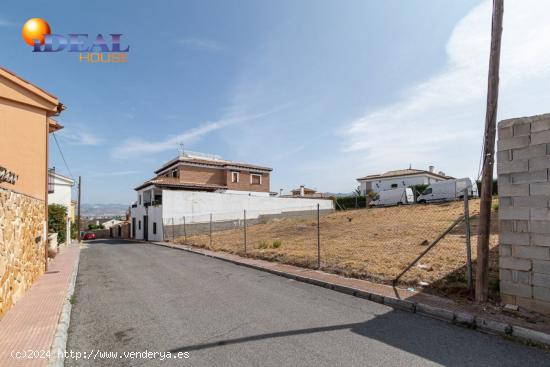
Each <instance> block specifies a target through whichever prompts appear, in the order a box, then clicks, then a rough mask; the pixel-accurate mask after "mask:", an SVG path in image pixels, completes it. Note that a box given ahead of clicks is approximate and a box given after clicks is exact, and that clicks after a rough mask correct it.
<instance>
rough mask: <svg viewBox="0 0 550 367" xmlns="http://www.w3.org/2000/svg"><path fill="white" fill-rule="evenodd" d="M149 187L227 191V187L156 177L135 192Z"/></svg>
mask: <svg viewBox="0 0 550 367" xmlns="http://www.w3.org/2000/svg"><path fill="white" fill-rule="evenodd" d="M149 185H154V186H158V187H172V188H180V189H195V190H205V189H206V190H212V191H214V190H218V189H226V188H227V187H226V186H222V185H210V184H200V183H195V182H181V181H180V180H179V179H177V178H174V177H155V178H152V179H150V180H147V181H145V182H144V183H143V184H141V185H139V186H138V187H136V188H135V189H134V190H140V189H142V188H144V187H147V186H149Z"/></svg>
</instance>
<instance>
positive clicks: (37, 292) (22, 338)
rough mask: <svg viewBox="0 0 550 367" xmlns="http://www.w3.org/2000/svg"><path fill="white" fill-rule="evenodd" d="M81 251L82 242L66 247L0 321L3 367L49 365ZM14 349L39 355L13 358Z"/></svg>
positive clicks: (0, 349) (0, 351)
mask: <svg viewBox="0 0 550 367" xmlns="http://www.w3.org/2000/svg"><path fill="white" fill-rule="evenodd" d="M79 252H80V247H79V245H78V244H72V245H70V246H67V247H64V248H62V250H61V252H60V253H59V254H58V255H57V256H56V257H55V259H53V260H51V261H50V263H49V265H48V271H47V272H46V273H45V274H44V275H42V276H41V277H40V279H38V281H37V282H36V283H34V284H33V285H32V287H31V288H30V289H29V290H28V291H27V292H26V293H25V295H24V296H23V298H22V299H21V300H20V301H19V302H17V304H16V305H15V306H14V307H13V308H12V309H11V310H9V311H8V313H7V314H6V315H5V316H4V317H3V318H2V319H1V320H0V367H4V366H6V367H8V366H10V367H11V366H25V367H26V366H46V365H47V364H48V358H47V357H45V353H46V352H48V351H49V350H50V347H51V345H52V342H53V339H54V335H55V332H56V328H57V325H58V321H59V315H60V313H61V310H62V308H63V304H64V302H65V297H66V292H67V288H68V286H69V283H70V280H71V276H72V274H73V269H74V266H75V265H76V260H77V258H78V255H79ZM12 351H13V352H23V351H27V352H28V351H34V352H35V353H37V356H36V357H34V358H33V359H29V358H24V359H13V358H11V356H10V354H11V352H12ZM40 353H42V354H40ZM40 356H42V357H43V358H41V357H40Z"/></svg>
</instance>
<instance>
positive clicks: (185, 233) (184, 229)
mask: <svg viewBox="0 0 550 367" xmlns="http://www.w3.org/2000/svg"><path fill="white" fill-rule="evenodd" d="M183 244H184V245H185V244H187V228H186V224H185V215H184V216H183Z"/></svg>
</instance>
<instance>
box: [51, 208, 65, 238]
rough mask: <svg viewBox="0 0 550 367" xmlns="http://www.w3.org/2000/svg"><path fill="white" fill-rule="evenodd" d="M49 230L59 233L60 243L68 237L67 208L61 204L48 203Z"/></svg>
mask: <svg viewBox="0 0 550 367" xmlns="http://www.w3.org/2000/svg"><path fill="white" fill-rule="evenodd" d="M48 232H49V233H57V241H58V243H64V242H65V241H66V239H67V208H66V207H65V206H63V205H59V204H50V205H48Z"/></svg>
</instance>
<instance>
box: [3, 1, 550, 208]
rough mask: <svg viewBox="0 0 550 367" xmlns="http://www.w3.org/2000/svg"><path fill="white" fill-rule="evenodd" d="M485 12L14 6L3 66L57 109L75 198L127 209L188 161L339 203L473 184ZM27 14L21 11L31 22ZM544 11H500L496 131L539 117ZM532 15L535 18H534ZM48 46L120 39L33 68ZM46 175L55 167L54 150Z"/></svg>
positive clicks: (8, 11)
mask: <svg viewBox="0 0 550 367" xmlns="http://www.w3.org/2000/svg"><path fill="white" fill-rule="evenodd" d="M490 8H491V4H490V2H489V1H479V0H463V1H446V2H444V1H439V0H433V1H427V0H418V1H404V0H403V1H365V0H359V1H343V2H336V1H318V0H315V1H313V0H309V1H276V2H275V1H252V0H249V1H185V2H182V1H162V2H145V1H142V2H139V1H109V2H107V1H94V2H79V3H78V6H77V5H75V2H74V1H55V2H51V1H42V0H40V1H34V2H33V6H32V7H30V6H28V5H27V4H26V3H24V2H21V1H13V0H4V6H3V7H2V9H1V10H0V42H1V44H2V45H3V46H4V52H2V53H1V54H0V65H2V66H4V67H6V68H8V69H10V70H12V71H14V72H15V73H17V74H18V75H20V76H22V77H23V78H25V79H28V80H30V81H32V82H34V83H35V84H37V85H39V86H41V87H43V88H44V89H46V90H48V91H50V92H51V93H53V94H55V95H57V96H58V97H59V98H60V100H61V101H62V102H63V103H64V104H66V105H67V106H68V109H67V110H66V111H65V112H64V113H63V114H62V115H61V116H60V117H59V121H60V122H61V123H62V124H63V125H65V129H64V130H62V131H60V132H59V133H58V135H57V136H58V139H59V141H60V143H61V146H62V149H63V151H64V153H65V156H66V158H67V161H68V164H69V167H70V169H71V172H72V174H73V176H78V175H82V177H83V202H85V203H129V202H130V201H132V200H134V198H135V193H134V191H133V187H135V186H137V185H138V184H139V183H141V182H143V181H144V180H146V179H148V178H150V177H152V175H153V170H154V169H155V168H157V167H158V166H160V165H161V164H162V163H163V162H165V161H167V160H169V159H171V158H173V157H174V156H175V155H176V154H177V149H178V143H179V142H183V143H184V144H185V147H186V149H189V150H194V151H201V152H207V153H214V154H219V155H221V156H223V157H224V158H226V159H230V160H237V161H245V162H250V163H256V164H260V165H267V166H270V167H273V168H274V171H273V174H272V183H271V189H272V191H279V189H281V188H282V189H284V190H285V191H288V190H290V189H292V188H294V187H296V186H298V185H300V184H305V185H307V186H309V187H314V188H317V189H319V190H321V191H331V192H350V191H352V190H353V189H354V188H355V187H356V186H357V182H356V181H355V179H356V178H357V177H360V176H363V175H366V174H373V173H379V172H383V171H387V170H392V169H401V168H407V167H408V166H409V164H411V165H412V166H413V167H414V168H422V169H425V168H427V167H428V166H429V165H434V166H435V167H436V169H437V170H441V171H444V172H446V173H447V174H450V175H454V176H461V177H462V176H472V177H476V176H477V174H478V168H479V167H478V164H479V154H480V147H481V137H482V131H483V125H484V108H485V107H484V99H485V93H486V84H487V82H486V74H487V63H488V50H489V33H490V21H491V19H490V10H491V9H490ZM31 9H32V10H31ZM548 14H550V5H549V4H547V3H546V2H540V1H536V0H533V1H513V0H510V1H507V2H506V9H505V20H504V27H505V32H504V40H503V51H502V52H503V53H502V55H503V61H502V74H501V76H502V88H501V100H500V111H499V118H505V117H515V116H522V115H530V114H536V113H543V112H548V106H549V105H550V104H549V103H548V102H549V99H550V98H549V97H550V91H548V88H547V86H548V83H550V76H549V70H550V44H549V43H550V26H549V25H548V24H549V23H548V22H547V18H546V17H547V15H548ZM545 15H546V16H545ZM32 17H40V18H43V19H45V20H47V21H48V22H49V24H50V26H51V28H52V32H53V33H58V34H68V33H89V34H90V35H95V34H97V33H103V34H109V33H122V34H124V36H123V43H127V44H130V53H129V55H128V58H129V62H128V63H125V64H101V65H97V64H87V63H80V62H79V61H78V59H77V55H76V54H71V53H67V52H60V53H57V54H33V53H32V52H31V49H30V47H29V46H28V45H26V44H25V43H24V42H23V40H22V39H21V36H20V33H21V26H22V25H23V23H24V22H25V21H26V20H27V19H28V18H32ZM50 161H51V162H50V165H51V166H55V167H56V169H57V170H58V171H60V172H61V173H65V174H68V172H67V169H66V168H65V167H64V164H63V162H62V160H61V158H60V155H59V153H58V152H57V151H56V148H55V146H54V145H53V142H52V149H51V157H50Z"/></svg>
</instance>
